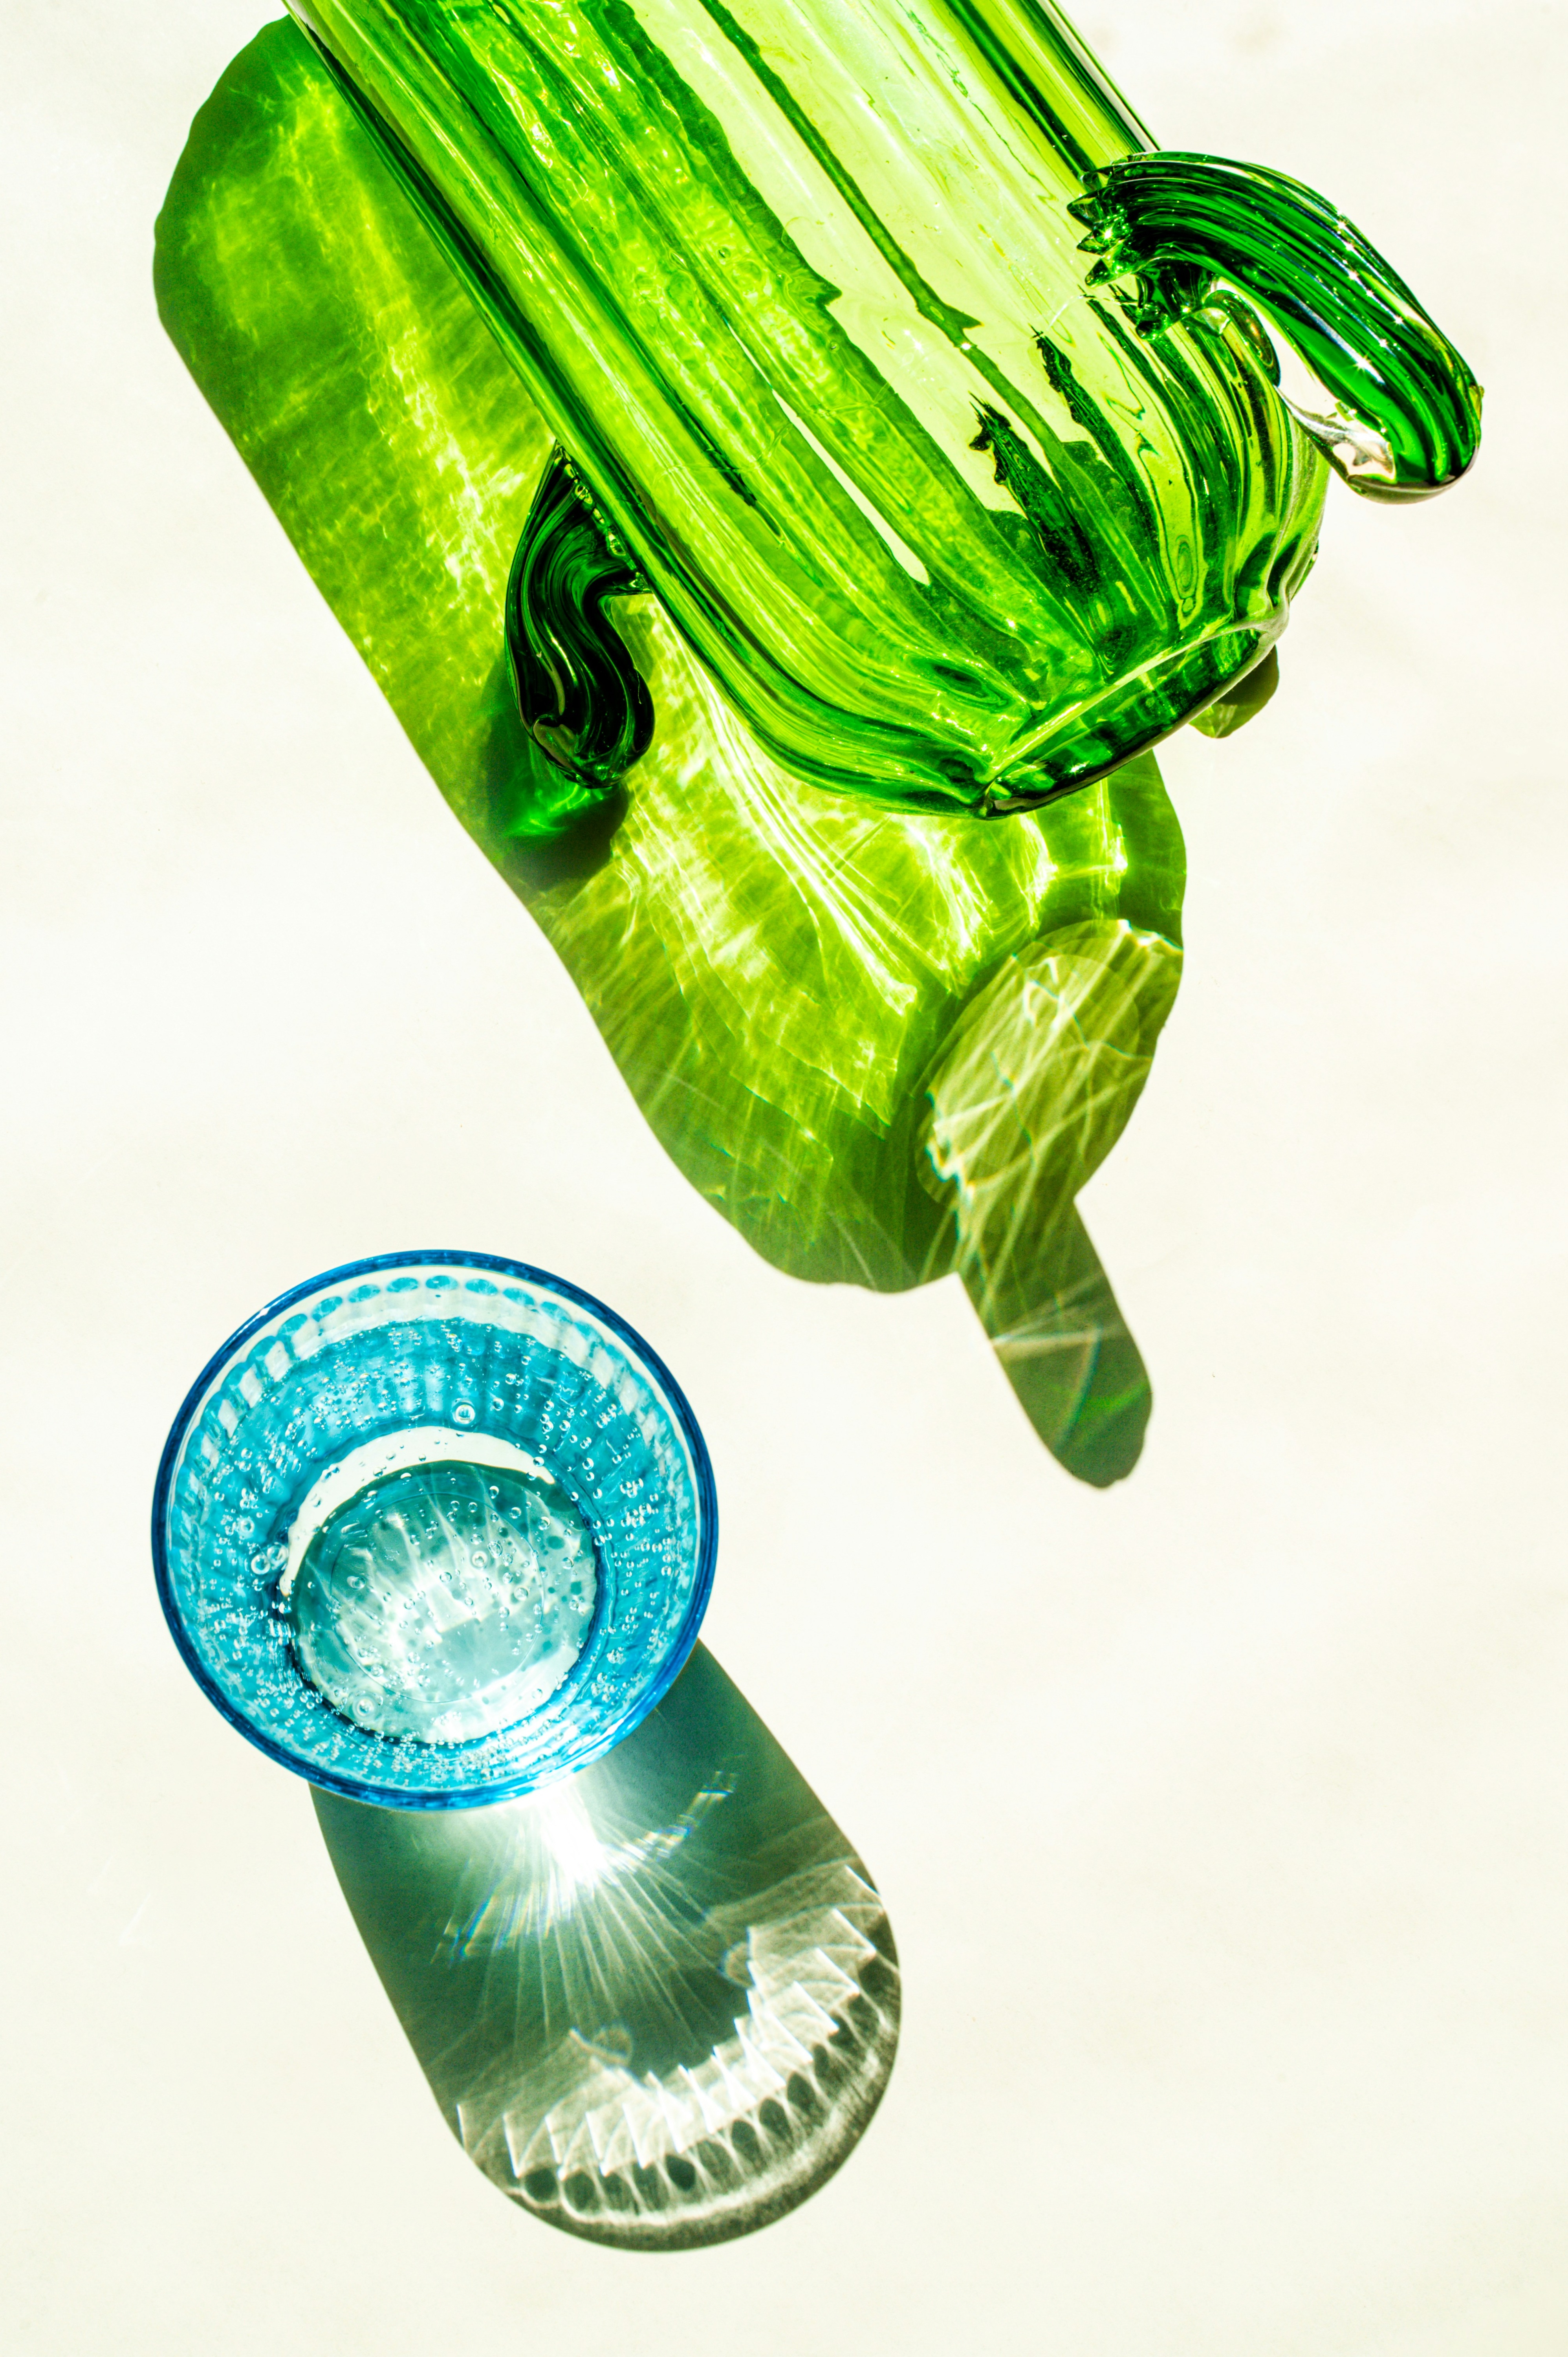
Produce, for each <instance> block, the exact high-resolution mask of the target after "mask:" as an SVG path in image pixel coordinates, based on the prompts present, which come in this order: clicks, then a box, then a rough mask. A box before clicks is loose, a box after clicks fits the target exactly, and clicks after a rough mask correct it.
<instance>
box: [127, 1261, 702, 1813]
mask: <svg viewBox="0 0 1568 2357" xmlns="http://www.w3.org/2000/svg"><path fill="white" fill-rule="evenodd" d="M408 1268H451V1269H454V1270H456V1269H465V1270H469V1271H473V1272H476V1273H492V1274H495V1275H501V1276H504V1277H508V1278H510V1279H511V1280H512V1281H513V1282H514V1283H521V1284H522V1285H526V1286H533V1287H536V1288H538V1289H539V1290H541V1291H542V1292H544V1293H546V1294H553V1295H554V1296H555V1297H557V1298H558V1299H560V1300H562V1301H564V1302H568V1303H570V1304H571V1305H572V1306H573V1308H577V1309H580V1310H585V1311H586V1312H587V1314H588V1316H589V1317H590V1318H593V1319H595V1321H596V1323H598V1324H600V1325H602V1326H603V1327H604V1328H605V1329H607V1333H608V1334H609V1336H610V1337H611V1338H612V1339H613V1340H615V1341H616V1342H618V1344H619V1345H620V1347H621V1349H622V1350H623V1351H625V1353H626V1355H627V1357H628V1360H629V1361H631V1363H632V1364H633V1365H634V1366H635V1367H636V1368H637V1370H638V1372H639V1373H640V1374H642V1375H644V1376H645V1377H646V1378H647V1379H648V1381H649V1383H650V1384H651V1386H652V1387H653V1388H654V1389H655V1390H656V1391H658V1392H659V1393H660V1394H661V1396H662V1398H663V1400H664V1403H665V1405H667V1406H668V1408H669V1410H670V1413H671V1417H672V1418H673V1420H674V1422H675V1424H676V1425H677V1426H678V1427H679V1430H680V1433H681V1437H682V1440H683V1441H684V1443H685V1446H686V1450H687V1453H688V1456H689V1458H690V1459H691V1469H692V1480H693V1489H694V1491H695V1492H696V1501H697V1527H698V1539H697V1561H696V1565H695V1567H694V1571H693V1580H692V1592H691V1595H690V1597H689V1598H688V1600H687V1606H686V1610H685V1613H684V1614H683V1616H682V1622H681V1627H680V1630H679V1632H678V1633H677V1635H676V1638H675V1641H674V1642H673V1643H672V1644H671V1647H670V1650H669V1652H668V1653H667V1655H666V1657H665V1659H664V1661H663V1662H662V1663H660V1667H659V1670H658V1672H657V1674H655V1675H654V1676H653V1677H651V1678H650V1680H649V1682H648V1684H647V1686H646V1687H645V1688H644V1690H643V1692H642V1694H641V1695H639V1698H638V1708H637V1712H636V1716H635V1717H626V1718H623V1719H622V1720H620V1721H619V1722H618V1724H617V1725H616V1726H615V1727H613V1728H612V1729H611V1730H610V1732H609V1733H608V1734H607V1737H606V1739H605V1740H604V1742H603V1743H601V1744H599V1745H596V1746H595V1747H594V1748H593V1749H588V1750H585V1751H584V1752H583V1754H582V1755H581V1757H580V1758H575V1759H574V1760H573V1762H572V1768H571V1770H570V1771H568V1772H572V1773H575V1771H576V1770H577V1769H579V1768H584V1767H586V1766H587V1765H588V1764H589V1763H590V1761H591V1760H594V1759H596V1758H599V1757H601V1756H602V1755H603V1753H604V1752H606V1751H607V1750H610V1749H613V1748H614V1747H615V1745H617V1744H618V1743H620V1742H622V1741H624V1739H625V1738H626V1737H627V1736H628V1735H629V1734H631V1732H632V1731H633V1728H634V1727H638V1726H640V1724H641V1722H642V1720H643V1719H644V1718H646V1717H648V1715H649V1713H650V1711H652V1710H654V1709H655V1708H656V1707H657V1706H658V1705H659V1704H660V1702H661V1701H662V1700H663V1698H664V1696H665V1695H667V1694H668V1693H669V1691H670V1688H671V1686H672V1685H673V1684H674V1683H675V1680H676V1679H677V1678H678V1677H679V1676H680V1674H681V1672H682V1669H684V1667H685V1665H686V1660H687V1657H688V1655H689V1654H690V1652H691V1651H692V1648H693V1645H694V1644H695V1643H696V1641H697V1634H698V1631H699V1630H700V1629H701V1627H702V1624H703V1615H704V1614H705V1613H706V1611H707V1609H708V1599H709V1597H710V1595H711V1593H712V1590H713V1584H714V1565H715V1563H716V1561H717V1557H718V1543H719V1515H718V1493H717V1491H716V1489H715V1487H714V1469H713V1464H712V1460H711V1459H710V1458H709V1456H708V1449H707V1443H706V1442H705V1441H704V1439H703V1432H702V1426H700V1425H699V1424H698V1422H697V1419H696V1416H695V1415H693V1410H692V1405H691V1403H690V1401H689V1400H688V1399H687V1397H686V1394H685V1393H684V1392H683V1391H682V1388H681V1386H680V1384H679V1383H677V1382H676V1380H675V1378H674V1376H673V1375H672V1374H671V1372H670V1370H669V1368H668V1367H667V1366H666V1365H665V1363H664V1361H663V1360H662V1359H661V1358H660V1356H659V1353H658V1352H657V1351H655V1350H654V1349H652V1347H651V1346H650V1344H649V1343H648V1342H646V1341H644V1340H643V1338H642V1336H641V1335H640V1334H639V1332H638V1330H637V1329H636V1328H635V1326H632V1325H630V1324H628V1321H627V1320H626V1318H622V1317H619V1316H618V1314H617V1312H616V1311H615V1310H613V1309H612V1308H609V1306H608V1304H607V1303H606V1302H603V1301H601V1300H599V1299H598V1297H597V1296H596V1295H595V1294H592V1293H589V1292H587V1291H585V1288H584V1287H583V1286H579V1285H574V1284H573V1283H572V1282H571V1280H570V1279H569V1278H567V1277H564V1276H557V1275H554V1274H553V1271H551V1270H550V1269H546V1268H536V1267H535V1266H534V1265H532V1263H531V1262H529V1261H521V1260H511V1259H509V1258H508V1257H506V1256H505V1255H504V1254H499V1253H483V1252H462V1251H457V1250H454V1249H451V1248H448V1247H442V1248H438V1249H436V1250H434V1251H429V1252H392V1253H375V1254H371V1255H369V1256H368V1257H367V1258H365V1259H362V1260H354V1261H345V1262H344V1263H343V1264H342V1265H340V1266H338V1267H336V1268H328V1269H323V1270H322V1271H321V1272H320V1274H319V1275H316V1276H308V1277H306V1278H304V1279H303V1280H302V1282H301V1283H299V1284H298V1285H291V1286H289V1288H288V1290H287V1292H286V1293H280V1294H279V1295H278V1296H277V1297H276V1298H275V1299H274V1300H272V1301H269V1302H267V1303H266V1304H265V1305H264V1306H263V1308H260V1309H258V1310H257V1311H256V1313H255V1315H254V1316H253V1317H251V1318H246V1320H245V1322H244V1324H243V1325H242V1326H239V1327H236V1329H234V1331H233V1333H232V1334H231V1335H230V1336H229V1338H228V1340H226V1341H224V1342H221V1343H220V1345H219V1347H218V1349H217V1350H216V1351H213V1353H212V1356H211V1357H210V1358H209V1360H208V1361H207V1364H206V1365H205V1366H204V1367H203V1368H202V1370H201V1372H200V1373H199V1375H198V1376H197V1378H196V1381H195V1382H194V1383H192V1384H191V1386H190V1389H189V1390H188V1392H187V1394H186V1395H185V1397H184V1399H183V1400H182V1401H181V1402H180V1405H179V1411H178V1413H177V1415H176V1417H175V1420H174V1422H173V1424H172V1425H171V1426H170V1427H169V1435H168V1438H167V1439H166V1441H165V1443H164V1448H163V1455H162V1456H161V1458H159V1460H158V1471H157V1479H156V1482H155V1483H154V1485H153V1533H152V1536H153V1571H154V1576H155V1578H156V1583H157V1591H158V1602H159V1603H160V1605H161V1606H162V1607H163V1613H164V1618H165V1620H166V1621H167V1623H168V1627H169V1634H170V1635H171V1636H172V1637H173V1639H174V1641H175V1645H176V1647H177V1650H178V1652H179V1656H180V1659H181V1660H182V1661H183V1662H184V1663H185V1666H186V1668H187V1669H188V1671H189V1673H190V1674H191V1676H192V1677H193V1678H194V1679H195V1681H196V1683H197V1684H198V1685H199V1687H200V1689H201V1691H202V1693H203V1694H204V1695H206V1696H207V1699H208V1701H209V1703H211V1705H212V1706H213V1708H214V1709H215V1710H216V1711H218V1712H219V1713H220V1715H221V1716H222V1717H224V1718H226V1719H227V1720H228V1722H229V1724H230V1726H231V1727H235V1728H237V1729H238V1731H239V1732H240V1733H241V1734H242V1736H243V1737H244V1738H245V1739H246V1741H247V1742H249V1743H253V1744H254V1745H255V1747H256V1749H258V1750H259V1751H264V1752H265V1753H266V1755H267V1757H268V1759H270V1760H276V1762H277V1763H278V1765H279V1767H281V1768H286V1769H288V1770H290V1772H291V1773H292V1774H294V1775H295V1776H304V1777H305V1778H306V1781H309V1782H311V1783H315V1784H324V1785H328V1786H330V1787H331V1789H332V1790H333V1791H335V1792H343V1793H345V1794H346V1795H347V1796H348V1797H349V1799H350V1800H356V1801H369V1802H372V1803H376V1804H377V1805H379V1806H381V1807H383V1808H405V1809H472V1808H480V1807H487V1806H489V1805H490V1804H491V1803H496V1802H499V1801H509V1800H516V1799H518V1798H519V1797H520V1796H521V1794H522V1793H524V1792H532V1791H535V1790H536V1789H537V1788H538V1786H539V1785H540V1784H541V1783H542V1782H545V1781H553V1778H552V1777H551V1775H550V1771H549V1770H548V1769H547V1770H545V1771H544V1773H543V1775H541V1773H540V1772H539V1770H538V1769H537V1767H535V1768H531V1769H530V1770H527V1771H525V1772H523V1773H521V1774H520V1775H517V1776H509V1777H505V1778H502V1779H499V1780H497V1781H490V1782H487V1783H484V1784H480V1785H468V1786H463V1787H458V1788H456V1789H450V1790H443V1791H432V1790H423V1789H422V1790H412V1789H405V1788H403V1787H391V1786H387V1785H372V1784H371V1783H369V1782H367V1781H364V1780H362V1779H360V1778H359V1777H354V1776H346V1775H344V1774H343V1773H341V1771H335V1770H331V1769H328V1768H326V1767H325V1766H317V1765H314V1764H313V1765H308V1766H307V1765H306V1762H305V1761H304V1760H300V1759H299V1758H298V1757H297V1756H296V1755H295V1753H294V1752H292V1751H290V1750H289V1749H287V1747H286V1746H285V1745H283V1744H281V1743H278V1742H275V1741H274V1738H272V1737H271V1736H269V1735H267V1734H265V1733H264V1732H263V1729H262V1728H261V1727H257V1726H255V1725H254V1724H253V1723H252V1720H251V1719H249V1718H248V1717H246V1716H245V1714H244V1712H243V1711H242V1710H241V1709H240V1708H239V1707H238V1706H236V1705H235V1703H234V1702H233V1701H232V1700H231V1698H230V1696H229V1695H226V1694H225V1693H224V1692H223V1690H222V1688H221V1687H220V1685H219V1684H218V1682H217V1680H216V1679H215V1678H214V1677H213V1675H212V1674H211V1672H210V1670H209V1668H208V1667H207V1665H206V1663H204V1662H203V1661H202V1659H201V1657H200V1655H199V1652H197V1650H196V1647H195V1645H194V1643H193V1642H192V1641H191V1637H190V1633H189V1631H188V1629H187V1627H186V1623H185V1616H184V1614H183V1613H182V1611H181V1610H180V1608H179V1605H178V1603H177V1600H176V1598H175V1593H174V1584H173V1577H172V1573H171V1569H170V1565H169V1553H168V1514H169V1501H170V1497H171V1493H172V1491H173V1488H174V1481H175V1475H176V1473H177V1469H178V1467H179V1462H180V1458H181V1456H182V1455H183V1452H184V1448H185V1444H186V1441H187V1440H188V1437H189V1436H190V1434H191V1431H192V1429H193V1428H194V1426H195V1425H196V1423H197V1420H198V1417H199V1415H200V1412H201V1410H202V1409H203V1407H204V1406H205V1405H206V1404H207V1401H208V1399H209V1396H210V1395H211V1394H212V1392H213V1390H214V1389H215V1387H216V1385H217V1383H219V1381H220V1378H221V1376H222V1375H223V1374H224V1373H225V1372H226V1371H227V1370H228V1369H229V1368H231V1366H232V1365H233V1364H234V1363H235V1361H237V1360H238V1359H239V1358H240V1357H241V1356H242V1353H243V1352H244V1351H245V1349H246V1348H247V1346H248V1345H249V1344H250V1343H251V1342H252V1341H253V1340H254V1339H255V1338H256V1336H257V1335H258V1334H260V1333H261V1332H262V1331H263V1329H264V1328H265V1327H267V1326H268V1325H269V1324H271V1322H272V1321H273V1320H274V1318H278V1317H280V1316H281V1315H283V1314H284V1313H285V1312H286V1311H287V1310H289V1309H292V1308H294V1307H295V1304H296V1303H298V1302H302V1301H306V1300H308V1299H309V1298H310V1297H312V1296H313V1295H316V1294H319V1293H324V1292H326V1291H327V1290H328V1287H330V1286H338V1285H347V1284H349V1283H350V1282H352V1281H355V1280H360V1279H364V1278H366V1277H373V1276H376V1275H381V1274H382V1273H383V1272H395V1271H396V1270H399V1269H408ZM458 1748H459V1749H460V1748H461V1747H458Z"/></svg>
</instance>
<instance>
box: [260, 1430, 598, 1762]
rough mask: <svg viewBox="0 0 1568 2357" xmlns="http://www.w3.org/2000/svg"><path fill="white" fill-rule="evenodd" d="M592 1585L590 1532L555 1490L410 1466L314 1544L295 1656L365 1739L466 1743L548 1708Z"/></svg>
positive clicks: (300, 1591) (487, 1468)
mask: <svg viewBox="0 0 1568 2357" xmlns="http://www.w3.org/2000/svg"><path fill="white" fill-rule="evenodd" d="M547 1567H548V1568H547ZM597 1585H598V1576H597V1566H596V1559H595V1555H594V1546H593V1541H592V1539H591V1538H590V1536H589V1534H588V1530H587V1527H586V1525H585V1523H584V1521H583V1518H582V1516H581V1515H580V1514H579V1512H577V1509H576V1507H575V1505H574V1504H573V1503H572V1501H571V1500H570V1499H569V1498H568V1497H567V1495H566V1493H565V1491H564V1490H562V1489H560V1488H559V1487H558V1486H557V1485H556V1483H555V1482H553V1481H552V1480H547V1479H545V1478H543V1477H542V1476H540V1475H535V1474H530V1473H522V1472H514V1471H510V1470H505V1469H499V1468H497V1467H495V1466H493V1465H471V1464H469V1463H467V1461H466V1460H465V1459H463V1458H447V1459H446V1460H444V1461H443V1462H441V1463H438V1464H430V1465H418V1466H411V1467H409V1468H408V1469H406V1470H404V1471H403V1472H400V1473H396V1474H394V1475H392V1477H391V1478H390V1479H388V1478H385V1477H383V1478H381V1479H380V1480H375V1481H372V1482H371V1483H369V1484H367V1485H366V1487H365V1488H363V1489H361V1490H360V1491H356V1492H355V1494H354V1495H353V1496H352V1497H351V1498H349V1499H348V1500H347V1501H345V1502H344V1504H342V1505H341V1506H339V1507H338V1509H337V1511H336V1512H334V1513H332V1514H330V1515H329V1516H328V1519H327V1521H326V1522H324V1523H322V1525H321V1528H320V1529H319V1530H318V1531H317V1533H316V1534H315V1536H314V1537H313V1538H312V1540H311V1542H310V1544H309V1546H308V1548H307V1549H306V1554H305V1556H304V1558H303V1560H302V1562H301V1564H300V1567H299V1574H298V1577H297V1578H296V1579H295V1582H294V1584H293V1588H292V1593H291V1595H290V1599H289V1602H290V1612H291V1616H292V1620H293V1623H294V1640H295V1654H296V1657H297V1659H298V1661H299V1663H300V1666H301V1668H302V1669H303V1671H304V1673H305V1674H306V1677H307V1678H308V1679H309V1681H310V1683H311V1684H312V1685H313V1686H315V1687H317V1689H318V1690H319V1692H320V1693H321V1694H323V1695H325V1696H326V1698H327V1700H328V1702H330V1703H331V1704H332V1705H333V1706H334V1708H335V1709H337V1710H338V1711H340V1712H341V1713H342V1715H343V1717H345V1718H349V1719H352V1720H353V1722H354V1724H355V1725H356V1726H358V1727H366V1728H368V1729H370V1730H371V1732H373V1733H376V1734H380V1735H390V1736H401V1737H405V1738H408V1737H412V1738H414V1739H415V1740H417V1741H421V1742H425V1743H461V1742H467V1741H468V1740H470V1739H471V1738H474V1737H476V1736H480V1735H489V1734H493V1733H494V1732H495V1731H496V1730H497V1729H498V1728H500V1727H514V1726H515V1725H516V1724H517V1722H518V1721H519V1720H520V1719H521V1718H525V1717H527V1716H528V1714H529V1713H530V1711H532V1710H535V1709H537V1708H538V1706H539V1705H540V1704H541V1703H542V1701H544V1699H545V1698H546V1696H547V1695H551V1694H553V1692H554V1691H555V1688H556V1687H557V1686H558V1685H559V1684H561V1681H562V1679H563V1678H564V1676H565V1675H566V1673H567V1671H568V1670H569V1669H570V1668H571V1666H572V1663H574V1662H575V1660H576V1658H577V1655H578V1653H579V1652H580V1651H581V1650H582V1643H583V1638H584V1634H585V1631H586V1628H587V1625H588V1620H589V1618H590V1616H591V1613H592V1610H593V1604H594V1598H595V1596H596V1591H597Z"/></svg>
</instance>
